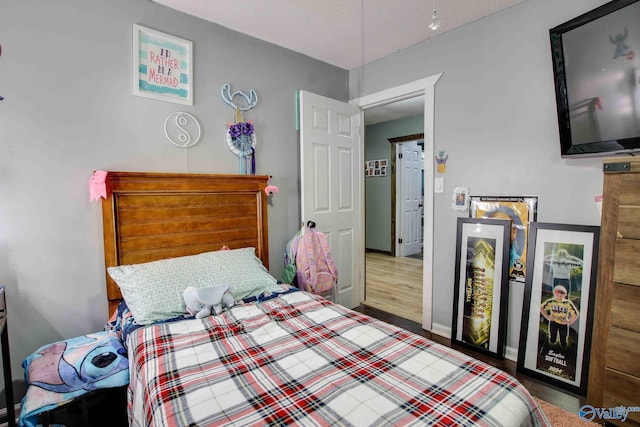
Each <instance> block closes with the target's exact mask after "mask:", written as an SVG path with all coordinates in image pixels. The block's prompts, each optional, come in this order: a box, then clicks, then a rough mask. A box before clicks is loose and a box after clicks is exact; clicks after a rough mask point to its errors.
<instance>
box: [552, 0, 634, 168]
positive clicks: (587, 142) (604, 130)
mask: <svg viewBox="0 0 640 427" xmlns="http://www.w3.org/2000/svg"><path fill="white" fill-rule="evenodd" d="M549 35H550V39H551V54H552V60H553V71H554V77H555V90H556V103H557V107H558V126H559V131H560V152H561V155H562V157H583V156H605V155H613V154H619V153H629V154H633V153H634V152H636V151H640V2H639V0H615V1H612V2H609V3H606V4H604V5H602V6H600V7H598V8H596V9H594V10H592V11H590V12H587V13H585V14H583V15H580V16H578V17H577V18H574V19H572V20H570V21H568V22H565V23H564V24H561V25H559V26H557V27H555V28H552V29H551V30H549Z"/></svg>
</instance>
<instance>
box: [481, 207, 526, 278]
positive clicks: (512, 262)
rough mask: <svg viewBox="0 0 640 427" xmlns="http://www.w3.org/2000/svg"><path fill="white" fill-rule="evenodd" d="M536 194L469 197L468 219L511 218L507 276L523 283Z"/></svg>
mask: <svg viewBox="0 0 640 427" xmlns="http://www.w3.org/2000/svg"><path fill="white" fill-rule="evenodd" d="M537 208H538V197H537V196H471V197H470V206H469V216H470V217H471V218H499V219H510V220H511V227H512V229H511V249H510V253H509V279H511V280H515V281H518V282H524V280H525V276H526V272H527V268H526V264H527V262H526V259H527V242H528V237H529V224H530V223H531V222H533V221H535V220H536V216H537Z"/></svg>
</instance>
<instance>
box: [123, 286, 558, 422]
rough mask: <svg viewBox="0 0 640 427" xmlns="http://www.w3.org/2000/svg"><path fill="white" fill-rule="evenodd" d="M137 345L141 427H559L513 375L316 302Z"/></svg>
mask: <svg viewBox="0 0 640 427" xmlns="http://www.w3.org/2000/svg"><path fill="white" fill-rule="evenodd" d="M128 344H129V346H128V348H129V350H128V351H129V360H130V369H131V381H130V388H129V396H128V399H129V402H128V404H129V408H128V409H129V418H130V420H129V421H130V425H132V426H185V425H191V426H208V425H216V426H217V425H225V426H227V425H236V426H265V425H290V424H296V425H309V426H311V425H314V426H315V425H320V426H328V425H344V426H349V425H353V426H365V425H371V426H383V425H402V426H404V425H439V426H440V425H455V426H463V425H467V426H469V425H474V426H475V425H488V426H520V425H522V426H537V425H549V423H548V420H547V419H546V418H545V416H544V414H543V412H542V411H541V410H540V408H539V407H538V406H537V404H536V403H535V401H534V400H533V398H532V397H531V395H530V394H529V393H528V392H527V391H526V389H525V388H524V387H523V386H522V385H521V384H520V383H519V382H518V381H517V380H516V379H514V378H513V377H511V376H510V375H508V374H506V373H504V372H503V371H500V370H498V369H496V368H493V367H491V366H489V365H487V364H485V363H482V362H479V361H477V360H475V359H472V358H470V357H467V356H465V355H463V354H461V353H459V352H456V351H454V350H451V349H449V348H447V347H444V346H441V345H439V344H437V343H435V342H433V341H430V340H427V339H426V338H424V337H421V336H418V335H416V334H412V333H410V332H407V331H405V330H403V329H400V328H396V327H393V326H391V325H388V324H386V323H383V322H380V321H377V320H375V319H373V318H371V317H368V316H365V315H362V314H359V313H356V312H353V311H351V310H348V309H345V308H344V307H342V306H340V305H337V304H333V303H331V302H329V301H327V300H325V299H323V298H321V297H318V296H315V295H311V294H308V293H306V292H293V293H289V294H285V295H282V296H281V297H279V298H275V299H272V300H269V301H265V302H261V303H251V304H245V305H240V306H236V307H234V308H233V309H232V310H230V311H228V312H225V313H223V314H222V315H219V316H210V317H207V318H205V319H200V320H195V319H194V320H185V321H180V322H174V323H167V324H161V325H151V326H148V327H145V328H141V329H138V330H136V331H135V332H133V333H132V334H131V335H130V336H129V343H128Z"/></svg>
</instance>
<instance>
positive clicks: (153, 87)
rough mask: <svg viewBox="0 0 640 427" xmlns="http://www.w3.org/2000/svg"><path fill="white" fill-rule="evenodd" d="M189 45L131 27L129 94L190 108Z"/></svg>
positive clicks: (163, 34) (176, 38)
mask: <svg viewBox="0 0 640 427" xmlns="http://www.w3.org/2000/svg"><path fill="white" fill-rule="evenodd" d="M192 63H193V43H192V42H190V41H189V40H184V39H181V38H178V37H175V36H171V35H169V34H165V33H161V32H159V31H155V30H152V29H149V28H145V27H142V26H140V25H134V26H133V94H134V95H137V96H142V97H145V98H152V99H157V100H161V101H169V102H175V103H178V104H183V105H193V71H192Z"/></svg>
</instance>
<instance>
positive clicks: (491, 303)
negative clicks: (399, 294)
mask: <svg viewBox="0 0 640 427" xmlns="http://www.w3.org/2000/svg"><path fill="white" fill-rule="evenodd" d="M510 234H511V221H510V220H508V219H495V220H493V219H483V218H458V227H457V233H456V235H457V238H456V267H455V288H454V293H453V303H454V305H453V322H452V334H451V341H452V342H453V343H455V344H459V345H462V346H465V347H469V348H471V349H473V350H476V351H479V352H481V353H485V354H488V355H490V356H492V357H496V358H499V359H503V358H504V348H505V336H506V321H507V313H506V311H507V302H508V299H507V295H508V287H509V276H508V262H507V261H508V260H509V236H510Z"/></svg>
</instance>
